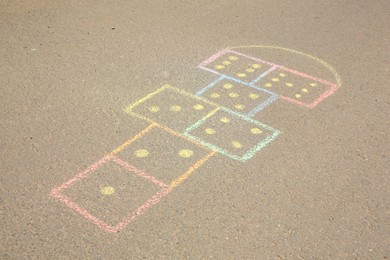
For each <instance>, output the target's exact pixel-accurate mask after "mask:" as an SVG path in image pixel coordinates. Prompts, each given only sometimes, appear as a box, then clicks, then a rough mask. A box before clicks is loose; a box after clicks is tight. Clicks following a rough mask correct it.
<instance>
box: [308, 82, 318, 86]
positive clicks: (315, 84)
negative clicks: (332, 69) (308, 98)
mask: <svg viewBox="0 0 390 260" xmlns="http://www.w3.org/2000/svg"><path fill="white" fill-rule="evenodd" d="M309 85H310V86H312V87H317V83H315V82H313V83H310V84H309Z"/></svg>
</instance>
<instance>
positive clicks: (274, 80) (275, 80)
mask: <svg viewBox="0 0 390 260" xmlns="http://www.w3.org/2000/svg"><path fill="white" fill-rule="evenodd" d="M271 80H272V81H273V82H278V81H279V79H278V78H273V79H271Z"/></svg>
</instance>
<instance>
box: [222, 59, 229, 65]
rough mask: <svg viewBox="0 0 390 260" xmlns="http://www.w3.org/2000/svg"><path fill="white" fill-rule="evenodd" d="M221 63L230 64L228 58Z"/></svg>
mask: <svg viewBox="0 0 390 260" xmlns="http://www.w3.org/2000/svg"><path fill="white" fill-rule="evenodd" d="M222 64H223V65H230V64H231V62H230V61H228V60H225V61H223V62H222Z"/></svg>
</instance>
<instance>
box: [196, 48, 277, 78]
mask: <svg viewBox="0 0 390 260" xmlns="http://www.w3.org/2000/svg"><path fill="white" fill-rule="evenodd" d="M273 66H274V64H272V63H269V62H266V61H263V60H260V59H256V58H254V57H251V56H249V55H246V54H243V53H239V52H236V51H232V50H227V49H224V50H221V51H219V52H217V53H216V54H214V55H213V56H211V57H210V58H208V59H207V60H205V61H203V62H202V63H201V64H200V65H198V68H201V69H204V70H207V71H210V72H212V73H215V74H218V75H224V76H225V77H226V78H232V79H236V80H238V81H240V82H242V83H247V84H249V83H254V82H257V81H258V80H259V79H260V78H261V77H262V76H263V75H265V74H267V73H268V72H269V71H270V70H272V69H273Z"/></svg>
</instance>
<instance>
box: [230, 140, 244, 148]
mask: <svg viewBox="0 0 390 260" xmlns="http://www.w3.org/2000/svg"><path fill="white" fill-rule="evenodd" d="M232 146H233V147H234V148H241V147H242V144H241V143H240V142H238V141H233V142H232Z"/></svg>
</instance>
